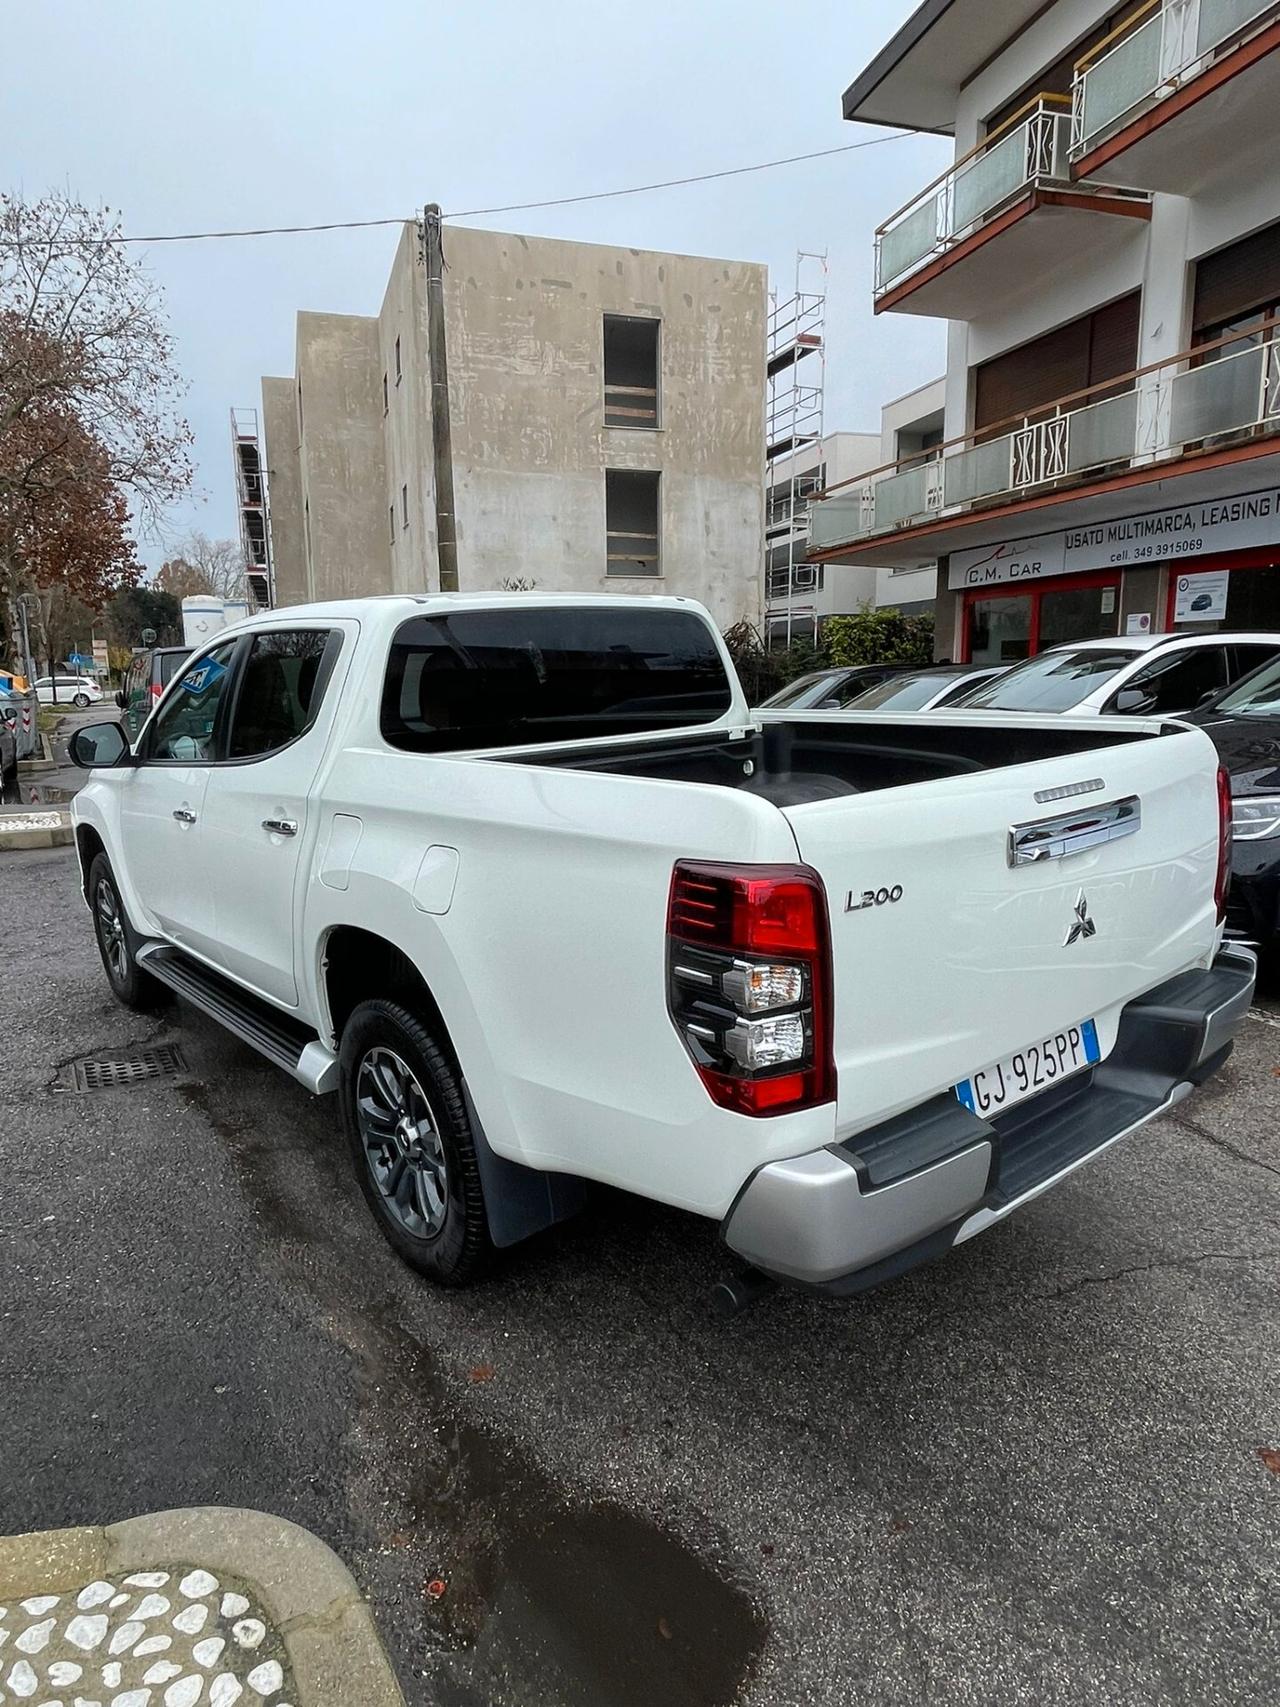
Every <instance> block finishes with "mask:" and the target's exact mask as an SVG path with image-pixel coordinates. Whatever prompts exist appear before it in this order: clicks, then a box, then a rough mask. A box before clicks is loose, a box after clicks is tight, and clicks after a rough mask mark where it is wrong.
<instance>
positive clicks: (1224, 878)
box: [1213, 765, 1231, 924]
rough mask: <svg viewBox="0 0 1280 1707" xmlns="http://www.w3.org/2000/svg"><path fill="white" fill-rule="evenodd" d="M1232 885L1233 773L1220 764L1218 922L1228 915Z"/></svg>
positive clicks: (1216, 887)
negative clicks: (1228, 897)
mask: <svg viewBox="0 0 1280 1707" xmlns="http://www.w3.org/2000/svg"><path fill="white" fill-rule="evenodd" d="M1230 887H1231V773H1230V772H1229V771H1228V770H1227V768H1226V767H1225V765H1219V766H1218V875H1217V879H1216V881H1215V882H1214V886H1213V899H1214V902H1215V904H1216V905H1217V908H1218V923H1219V924H1221V923H1222V921H1223V920H1224V919H1225V918H1226V916H1227V891H1228V889H1230Z"/></svg>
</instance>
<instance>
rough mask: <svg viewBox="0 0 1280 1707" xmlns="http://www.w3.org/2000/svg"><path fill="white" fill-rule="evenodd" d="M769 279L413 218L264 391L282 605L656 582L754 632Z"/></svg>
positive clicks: (641, 586) (733, 266) (632, 587)
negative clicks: (373, 273) (376, 279)
mask: <svg viewBox="0 0 1280 1707" xmlns="http://www.w3.org/2000/svg"><path fill="white" fill-rule="evenodd" d="M766 309H767V303H766V273H765V269H764V267H763V266H760V265H756V264H754V263H750V262H741V261H717V260H705V259H698V258H693V257H690V256H685V255H666V254H657V253H653V252H647V251H644V250H638V249H618V248H609V247H605V246H602V245H597V244H587V243H571V242H564V241H560V240H557V239H551V238H535V237H516V236H510V235H507V234H505V233H502V232H494V231H473V230H468V229H461V228H459V229H455V228H453V227H449V228H448V229H446V230H444V231H443V233H441V231H440V228H439V226H438V225H436V224H435V223H434V221H428V222H427V223H426V224H425V225H424V226H423V227H422V228H419V227H418V226H416V225H406V227H405V230H404V232H403V234H402V237H401V241H400V245H399V248H398V251H397V253H396V258H395V262H394V265H393V267H392V270H391V277H390V280H389V282H388V285H387V290H386V295H385V297H384V299H383V303H382V309H381V312H380V313H379V314H378V315H377V317H376V318H374V317H364V316H358V315H339V314H313V313H301V314H299V315H298V321H297V356H296V371H295V374H294V377H293V378H290V379H264V380H263V418H264V422H265V430H266V439H267V464H268V471H269V478H270V497H271V511H270V514H271V531H272V545H273V560H274V564H275V582H276V585H275V596H276V602H277V603H278V604H282V605H283V604H290V603H298V602H299V601H301V600H303V599H310V598H332V597H346V596H351V595H355V594H363V593H375V592H413V591H432V592H435V591H441V590H445V591H448V590H451V589H452V588H454V587H456V588H457V589H458V590H461V591H463V592H471V591H482V590H492V589H498V588H502V587H511V586H527V585H533V586H536V587H537V588H539V589H540V590H544V591H550V592H564V591H572V592H590V593H595V592H600V591H618V592H665V593H672V594H684V595H687V596H689V597H692V598H697V599H701V600H703V601H704V602H705V603H706V604H707V605H708V606H709V607H710V608H711V610H712V613H713V615H714V616H715V618H716V620H717V622H719V623H720V624H721V625H722V626H726V627H727V626H728V625H730V624H732V623H734V622H737V621H739V620H741V619H743V618H747V619H749V620H750V621H752V622H758V621H759V620H760V614H761V610H760V606H761V576H760V561H761V553H762V549H763V528H764V508H763V483H762V469H763V465H764V396H765V317H766Z"/></svg>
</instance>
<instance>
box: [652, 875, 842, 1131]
mask: <svg viewBox="0 0 1280 1707" xmlns="http://www.w3.org/2000/svg"><path fill="white" fill-rule="evenodd" d="M667 1000H668V1004H669V1006H670V1009H671V1017H672V1019H673V1020H674V1021H675V1025H676V1030H677V1031H678V1032H679V1033H680V1037H681V1039H682V1041H683V1043H684V1046H685V1048H686V1049H687V1050H688V1051H689V1054H690V1056H691V1057H692V1059H693V1063H694V1066H695V1067H696V1068H697V1069H698V1072H699V1074H700V1075H701V1078H702V1082H703V1084H705V1085H706V1087H707V1090H708V1091H709V1092H710V1094H711V1097H712V1099H713V1101H715V1102H716V1103H718V1104H719V1105H720V1106H721V1107H722V1108H731V1109H734V1110H736V1112H737V1113H739V1114H750V1115H768V1114H788V1113H790V1112H791V1111H792V1110H793V1109H798V1108H811V1107H813V1106H814V1105H815V1104H817V1103H824V1102H830V1101H831V1100H832V1099H833V1098H834V1096H835V1082H836V1080H835V1063H834V1061H833V1059H832V1054H831V946H830V933H829V930H828V926H827V898H826V892H825V891H824V889H823V887H822V881H821V879H820V878H819V877H818V874H817V873H816V872H815V871H811V870H810V869H809V867H808V866H804V865H703V864H700V863H697V862H695V861H692V860H681V861H680V862H679V863H678V864H677V866H676V868H675V871H674V873H673V875H672V879H671V899H670V903H669V905H668V909H667Z"/></svg>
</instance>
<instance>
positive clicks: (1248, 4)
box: [1196, 0, 1271, 54]
mask: <svg viewBox="0 0 1280 1707" xmlns="http://www.w3.org/2000/svg"><path fill="white" fill-rule="evenodd" d="M1270 9H1271V7H1270V4H1269V0H1200V27H1199V29H1198V30H1197V32H1196V52H1197V54H1201V53H1208V51H1209V49H1210V48H1211V47H1217V45H1218V43H1219V42H1220V41H1226V39H1227V37H1228V36H1233V35H1235V33H1236V31H1237V30H1242V29H1243V28H1244V27H1245V25H1246V24H1248V23H1251V22H1252V20H1253V19H1254V18H1256V17H1259V16H1260V15H1261V14H1262V13H1263V12H1268V11H1270Z"/></svg>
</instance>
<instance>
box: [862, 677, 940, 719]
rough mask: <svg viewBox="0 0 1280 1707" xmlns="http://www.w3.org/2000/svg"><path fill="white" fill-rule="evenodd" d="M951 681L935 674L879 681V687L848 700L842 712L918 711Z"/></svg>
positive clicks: (869, 689)
mask: <svg viewBox="0 0 1280 1707" xmlns="http://www.w3.org/2000/svg"><path fill="white" fill-rule="evenodd" d="M950 680H951V677H950V676H949V675H940V674H938V673H937V672H934V673H933V674H931V675H927V676H895V677H894V678H893V679H892V681H887V682H881V683H880V685H879V686H878V687H874V688H868V689H867V691H866V693H863V694H859V695H858V697H857V699H851V700H850V701H849V703H848V705H846V706H845V710H846V711H919V709H920V707H921V706H922V705H927V704H928V702H929V701H930V700H931V699H932V698H933V696H934V694H936V693H939V692H941V690H942V689H943V688H944V687H945V686H946V685H947V683H948V682H949V681H950Z"/></svg>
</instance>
